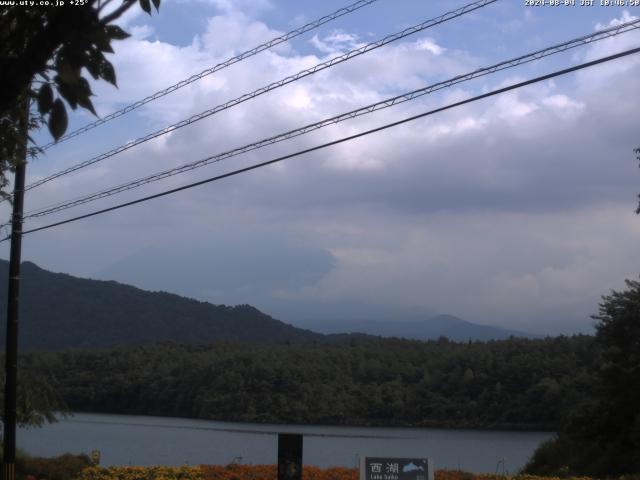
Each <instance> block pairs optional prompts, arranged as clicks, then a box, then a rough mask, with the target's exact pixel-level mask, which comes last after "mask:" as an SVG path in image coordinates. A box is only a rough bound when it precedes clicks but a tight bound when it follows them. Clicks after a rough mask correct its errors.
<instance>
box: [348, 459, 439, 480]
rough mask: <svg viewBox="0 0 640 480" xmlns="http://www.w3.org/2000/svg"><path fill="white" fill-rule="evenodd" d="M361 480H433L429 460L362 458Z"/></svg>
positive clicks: (431, 464) (431, 463)
mask: <svg viewBox="0 0 640 480" xmlns="http://www.w3.org/2000/svg"><path fill="white" fill-rule="evenodd" d="M360 480H433V462H432V461H431V459H429V458H396V457H360Z"/></svg>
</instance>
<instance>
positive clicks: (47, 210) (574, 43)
mask: <svg viewBox="0 0 640 480" xmlns="http://www.w3.org/2000/svg"><path fill="white" fill-rule="evenodd" d="M638 28H640V19H638V20H634V21H631V22H626V23H624V24H621V25H618V26H615V27H610V28H607V29H605V30H600V31H598V32H595V33H593V34H591V35H584V36H582V37H578V38H575V39H572V40H569V41H567V42H563V43H561V44H557V45H553V46H551V47H547V48H544V49H541V50H537V51H535V52H532V53H528V54H526V55H522V56H520V57H517V58H513V59H510V60H506V61H503V62H500V63H497V64H494V65H492V66H489V67H485V68H481V69H478V70H474V71H472V72H469V73H466V74H463V75H458V76H456V77H453V78H451V79H449V80H445V81H442V82H438V83H435V84H433V85H430V86H427V87H423V88H420V89H417V90H413V91H412V92H408V93H404V94H402V95H397V96H395V97H392V98H388V99H386V100H383V101H380V102H376V103H373V104H370V105H367V106H365V107H361V108H358V109H356V110H352V111H350V112H347V113H342V114H340V115H337V116H334V117H331V118H326V119H324V120H321V121H319V122H315V123H312V124H309V125H306V126H304V127H301V128H298V129H295V130H290V131H288V132H285V133H281V134H278V135H275V136H272V137H269V138H266V139H262V140H259V141H257V142H254V143H250V144H247V145H244V146H241V147H238V148H235V149H233V150H229V151H226V152H223V153H219V154H217V155H215V156H212V157H207V158H206V159H200V160H197V161H195V162H191V163H187V164H185V165H181V166H178V167H174V168H171V169H168V170H164V171H161V172H157V173H154V174H152V175H148V176H145V177H142V178H138V179H136V180H132V181H129V182H127V183H124V184H121V185H118V186H115V187H111V188H108V189H105V190H101V191H98V192H94V193H91V194H88V195H84V196H81V197H76V198H74V199H71V200H67V201H64V202H60V203H57V204H55V205H52V206H49V207H42V208H39V209H35V210H32V211H30V212H27V214H26V215H25V216H24V218H25V219H26V218H35V217H43V216H45V215H50V214H52V213H56V212H60V211H62V210H67V209H69V208H72V207H76V206H78V205H83V204H85V203H89V202H92V201H95V200H99V199H101V198H106V197H110V196H113V195H116V194H118V193H122V192H125V191H127V190H131V189H133V188H137V187H140V186H142V185H146V184H148V183H152V182H155V181H159V180H162V179H165V178H168V177H172V176H174V175H178V174H180V173H184V172H187V171H191V170H194V169H196V168H200V167H203V166H206V165H209V164H211V163H216V162H220V161H222V160H226V159H228V158H231V157H234V156H237V155H240V154H243V153H247V152H249V151H252V150H257V149H259V148H263V147H265V146H268V145H272V144H275V143H278V142H281V141H284V140H289V139H291V138H295V137H298V136H300V135H304V134H306V133H309V132H311V131H315V130H318V129H320V128H323V127H326V126H329V125H334V124H336V123H340V122H342V121H345V120H348V119H352V118H356V117H359V116H362V115H366V114H369V113H372V112H375V111H378V110H382V109H385V108H389V107H391V106H394V105H398V104H401V103H404V102H407V101H411V100H415V99H416V98H419V97H421V96H424V95H427V94H430V93H433V92H435V91H438V90H442V89H444V88H448V87H451V86H453V85H456V84H459V83H462V82H465V81H469V80H471V79H474V78H478V77H481V76H485V75H488V74H491V73H495V72H497V71H502V70H506V69H508V68H513V67H516V66H519V65H522V64H525V63H529V62H532V61H536V60H539V59H541V58H544V57H547V56H550V55H554V54H557V53H560V52H564V51H567V50H569V49H571V48H575V47H578V46H581V45H585V44H590V43H593V42H595V41H599V40H602V39H605V38H611V37H614V36H616V35H620V34H622V33H626V32H629V31H632V30H635V29H638Z"/></svg>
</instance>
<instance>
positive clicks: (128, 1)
mask: <svg viewBox="0 0 640 480" xmlns="http://www.w3.org/2000/svg"><path fill="white" fill-rule="evenodd" d="M134 3H136V0H124V2H122V5H120V6H119V7H118V8H116V9H115V10H114V11H113V12H111V13H110V14H109V15H106V16H104V17H102V18H101V19H100V22H101V23H102V24H104V25H106V24H107V23H111V22H112V21H114V20H115V19H117V18H120V16H121V15H122V14H123V13H124V12H126V11H127V10H129V9H130V8H131V6H132V5H133V4H134Z"/></svg>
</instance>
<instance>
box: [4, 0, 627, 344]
mask: <svg viewBox="0 0 640 480" xmlns="http://www.w3.org/2000/svg"><path fill="white" fill-rule="evenodd" d="M343 2H344V3H343ZM576 3H578V4H579V3H580V1H579V0H576ZM598 3H599V2H598ZM345 4H346V2H345V1H344V0H331V1H323V2H316V1H311V0H304V1H300V0H298V1H294V0H282V1H280V0H260V1H256V0H163V4H162V6H161V11H160V13H159V14H154V15H153V17H149V16H147V15H144V14H142V13H141V12H140V11H139V9H136V10H135V11H131V12H130V13H128V14H127V16H126V17H125V18H123V19H122V21H121V24H122V25H123V27H124V28H125V29H126V30H127V31H129V32H131V33H132V34H133V36H132V38H130V39H128V40H126V41H122V42H119V43H118V44H117V46H116V48H115V50H116V52H115V55H113V57H112V61H113V63H114V65H115V67H116V71H117V76H118V84H119V88H118V89H115V88H113V87H111V86H109V85H107V84H104V83H102V84H100V83H96V84H95V85H94V92H95V93H96V97H95V100H94V103H95V105H96V107H97V110H98V112H99V114H101V115H106V114H108V113H110V112H112V111H115V110H117V109H119V108H122V107H123V106H125V105H127V104H128V103H131V102H134V101H136V100H139V99H141V98H142V97H145V96H147V95H149V94H151V93H154V92H156V91H158V90H160V89H162V88H165V87H167V86H169V85H171V84H173V83H175V82H178V81H180V80H182V79H184V78H187V77H189V76H191V75H193V74H194V73H198V72H200V71H202V70H204V69H206V68H208V67H210V66H212V65H215V64H217V63H219V62H221V61H224V60H226V59H227V58H229V57H231V56H233V55H236V54H238V53H240V52H242V51H244V50H246V49H249V48H251V47H254V46H256V45H258V44H260V43H262V42H265V41H267V40H269V39H271V38H273V37H276V36H279V35H281V34H283V33H284V32H287V31H289V30H292V29H294V28H296V27H299V26H301V25H303V24H305V23H307V22H309V21H312V20H314V19H316V18H318V17H320V16H323V15H325V14H327V13H330V12H332V11H334V10H337V9H338V8H340V7H341V6H344V5H345ZM464 4H465V1H464V0H462V1H459V0H434V1H429V2H425V1H421V0H402V1H391V0H378V1H377V2H375V3H373V4H372V5H369V6H367V7H364V8H363V9H361V10H359V11H358V12H355V13H352V14H350V15H347V16H345V17H342V18H340V19H338V20H336V21H334V22H331V23H328V24H326V25H324V26H322V27H320V28H319V29H317V30H314V31H312V32H308V33H306V34H304V35H302V36H301V37H299V38H297V39H295V40H293V41H291V42H288V43H286V44H283V45H280V46H278V47H276V48H274V49H272V50H269V51H267V52H263V53H261V54H259V55H257V56H255V57H253V58H250V59H248V60H246V61H243V62H241V63H238V64H236V65H234V66H232V67H230V68H227V69H225V70H222V71H220V72H217V73H215V74H213V75H210V76H207V77H206V78H204V79H202V80H200V81H198V82H195V83H193V84H191V85H190V86H188V87H186V88H183V89H181V90H179V91H178V92H175V93H173V94H171V95H168V96H166V97H164V98H162V99H160V100H158V101H155V102H152V103H149V104H148V105H146V106H145V107H143V108H140V109H138V110H136V111H135V112H134V113H131V114H129V115H127V116H125V117H122V118H120V119H118V120H114V121H112V122H109V123H108V124H107V125H104V126H102V127H99V128H96V129H94V130H92V131H91V132H89V133H87V134H85V135H82V136H80V137H78V138H75V139H73V140H70V141H68V142H65V143H62V144H60V145H59V146H57V147H55V148H52V149H50V150H48V151H47V153H46V155H44V156H43V157H42V158H40V159H36V160H34V161H32V162H31V163H30V165H29V167H28V179H27V182H28V183H29V182H32V181H35V180H37V179H39V178H42V177H44V176H46V175H49V174H51V173H54V172H56V171H58V170H60V169H62V168H65V167H68V166H70V165H72V164H75V163H78V162H80V161H83V160H86V159H88V158H91V157H93V156H95V155H98V154H100V153H103V152H105V151H108V150H110V149H111V148H113V147H115V146H118V145H121V144H124V143H126V142H128V141H130V140H132V139H134V138H137V137H140V136H143V135H145V134H147V133H149V132H151V131H154V130H158V129H160V128H163V127H165V126H167V125H169V124H171V123H174V122H178V121H180V120H182V119H183V118H186V117H188V116H190V115H192V114H195V113H199V112H201V111H203V110H206V109H209V108H212V107H214V106H216V105H219V104H222V103H224V102H226V101H228V100H231V99H234V98H237V97H239V96H241V95H242V94H244V93H248V92H251V91H253V90H255V89H257V88H259V87H261V86H263V85H266V84H268V83H270V82H273V81H277V80H280V79H282V78H284V77H286V76H287V75H291V74H295V73H297V72H298V71H300V70H302V69H305V68H309V67H312V66H314V65H315V64H317V63H320V62H323V61H326V60H328V59H330V58H332V57H334V56H336V55H340V54H342V53H345V52H347V51H349V50H352V49H353V48H357V47H359V46H362V45H364V44H366V43H369V42H372V41H375V40H378V39H380V38H382V37H384V36H386V35H388V34H391V33H395V32H397V31H399V30H402V29H404V28H406V27H409V26H411V25H414V24H417V23H421V22H423V21H424V20H427V19H429V18H432V17H435V16H438V15H440V14H442V13H444V12H446V11H449V10H453V9H455V8H458V7H460V6H462V5H464ZM634 15H640V8H638V7H632V8H627V9H624V8H618V7H602V6H593V7H580V6H579V5H576V6H573V7H570V6H566V7H565V6H562V7H549V6H545V7H525V5H524V0H500V1H498V2H496V3H495V4H492V5H489V6H487V7H485V8H483V9H481V10H478V11H476V12H473V13H471V14H468V15H465V16H463V17H461V18H458V19H455V20H452V21H449V22H447V23H445V24H443V25H439V26H436V27H433V28H430V29H427V30H424V31H422V32H420V33H417V34H415V35H412V36H409V37H407V38H404V39H402V40H400V41H397V42H394V43H392V44H390V45H387V46H385V47H383V48H380V49H378V50H375V51H372V52H369V53H367V54H366V55H362V56H360V57H357V58H355V59H353V60H350V61H348V62H345V63H343V64H340V65H337V66H335V67H334V68H331V69H328V70H324V71H322V72H320V73H317V74H315V75H312V76H310V77H307V78H305V79H303V80H300V81H297V82H295V83H293V84H290V85H288V86H285V87H283V88H280V89H277V90H275V91H272V92H269V93H267V94H265V95H262V96H260V97H258V98H256V99H253V100H251V101H248V102H245V103H243V104H241V105H239V106H237V107H235V108H232V109H229V110H226V111H223V112H220V113H218V114H216V115H213V116H211V117H209V118H207V119H205V120H202V121H200V122H197V123H195V124H193V125H191V126H188V127H185V128H182V129H180V130H178V131H175V132H173V133H171V134H169V135H165V136H163V137H161V138H158V139H156V140H153V141H150V142H147V143H145V144H143V145H140V146H138V147H135V148H132V149H130V150H127V151H126V152H124V153H122V154H119V155H117V156H114V157H112V158H109V159H108V160H105V161H103V162H101V163H99V164H96V165H93V166H91V167H89V168H86V169H84V170H82V171H80V172H77V173H75V174H72V175H66V176H64V177H62V178H60V179H58V180H56V181H53V182H50V183H48V184H46V185H44V186H42V187H39V188H37V189H34V190H32V191H29V192H28V194H27V199H26V210H27V211H29V210H33V209H37V208H40V207H42V206H46V205H49V204H55V203H57V202H60V201H62V200H66V199H69V198H73V197H77V196H80V195H83V194H87V193H92V192H94V191H96V190H100V189H103V188H105V187H110V186H114V185H118V184H120V183H123V182H126V181H127V180H130V179H133V178H138V177H141V176H145V175H148V174H150V173H154V172H156V171H159V170H161V169H165V168H170V167H172V166H176V165H181V164H184V163H187V162H191V161H194V160H198V159H200V158H203V157H207V156H210V155H213V154H216V153H220V152H224V151H226V150H229V149H232V148H235V147H239V146H242V145H245V144H247V143H251V142H253V141H256V140H259V139H262V138H265V137H269V136H272V135H275V134H278V133H281V132H285V131H287V130H291V129H294V128H297V127H300V126H302V125H305V124H309V123H313V122H317V121H319V120H321V119H324V118H327V117H330V116H333V115H337V114H339V113H342V112H346V111H349V110H352V109H355V108H358V107H362V106H365V105H368V104H371V103H373V102H376V101H380V100H383V99H385V98H388V97H391V96H393V95H397V94H401V93H404V92H408V91H411V90H414V89H417V88H420V87H424V86H427V85H429V84H432V83H435V82H438V81H442V80H446V79H448V78H451V77H453V76H456V75H459V74H463V73H467V72H470V71H473V70H475V69H478V68H481V67H484V66H488V65H491V64H493V63H497V62H499V61H502V60H507V59H509V58H513V57H517V56H520V55H523V54H526V53H529V52H531V51H533V50H536V49H540V48H543V47H546V46H550V45H553V44H556V43H560V42H563V41H566V40H569V39H572V38H574V37H578V36H582V35H585V34H589V33H592V32H594V31H596V30H597V29H601V28H606V27H607V26H610V25H614V24H616V22H622V21H628V20H630V19H631V18H633V17H634ZM637 46H640V32H638V31H634V32H631V33H626V34H624V35H621V36H619V37H616V38H612V39H608V40H605V41H601V42H597V43H593V44H590V45H588V46H585V47H580V48H577V49H573V50H570V51H568V52H565V53H563V54H559V55H554V56H552V57H549V58H547V59H544V60H542V61H539V62H535V63H531V64H528V65H524V66H521V67H519V68H514V69H510V70H508V71H504V72H501V73H500V74H496V75H491V76H487V77H483V78H480V79H476V80H473V81H470V82H466V83H462V84H458V85H456V86H454V87H452V88H448V89H444V90H441V91H439V92H437V93H434V94H432V95H428V96H424V97H421V98H419V99H417V100H414V101H411V102H407V103H404V104H402V105H398V106H395V107H393V108H389V109H385V110H382V111H379V112H376V113H373V114H370V115H366V116H362V117H360V118H358V119H354V120H349V121H346V122H343V123H340V124H339V125H334V126H331V127H328V128H324V129H321V130H318V131H315V132H313V133H310V134H307V135H304V136H301V137H298V138H296V139H293V140H290V141H287V142H282V143H279V144H277V145H274V146H270V147H267V148H263V149H260V150H256V151H253V152H250V153H248V154H245V155H242V156H237V157H233V158H230V159H228V160H225V161H222V162H219V163H217V164H214V165H210V166H207V167H204V168H200V169H197V170H193V171H191V172H188V173H185V174H182V175H178V176H174V177H171V178H169V179H166V180H163V181H160V182H156V183H152V184H150V185H147V186H145V187H143V188H139V189H135V190H133V191H129V192H127V193H125V194H122V195H118V196H116V197H112V198H109V199H104V200H101V201H98V202H94V203H91V204H88V205H84V206H82V207H78V208H74V209H70V210H67V211H65V212H61V213H59V214H55V215H51V216H48V217H45V218H42V219H37V220H35V219H34V220H30V221H28V222H27V228H33V227H37V226H40V225H45V224H47V223H50V222H52V221H57V220H62V219H65V218H68V217H70V216H74V215H79V214H82V213H87V212H90V211H92V210H95V209H97V208H104V207H106V206H109V205H112V204H115V203H119V202H122V201H126V200H132V199H135V198H138V197H141V196H144V195H148V194H152V193H155V192H159V191H162V190H166V189H168V188H172V187H176V186H180V185H184V184H187V183H189V182H193V181H197V180H200V179H204V178H207V177H210V176H213V175H216V174H220V173H224V172H227V171H230V170H233V169H236V168H239V167H242V166H247V165H250V164H252V163H256V162H260V161H264V160H269V159H271V158H274V157H277V156H279V155H284V154H287V153H292V152H295V151H298V150H301V149H305V148H309V147H311V146H314V145H318V144H322V143H325V142H327V141H330V140H335V139H338V138H341V137H344V136H347V135H352V134H354V133H357V132H360V131H363V130H367V129H370V128H374V127H377V126H380V125H383V124H386V123H390V122H393V121H396V120H400V119H403V118H405V117H408V116H411V115H415V114H418V113H421V112H424V111H427V110H429V109H432V108H435V107H438V106H442V105H446V104H448V103H451V102H454V101H457V100H461V99H464V98H467V97H470V96H473V95H477V94H480V93H484V92H486V91H489V90H492V89H495V88H498V87H501V86H506V85H509V84H511V83H514V82H517V81H522V80H525V79H528V78H532V77H534V76H536V75H541V74H543V73H549V72H552V71H554V70H557V69H559V68H563V67H566V66H569V65H575V64H578V63H581V62H584V61H587V60H592V59H596V58H599V57H602V56H605V55H608V54H612V53H616V52H619V51H622V50H626V49H629V48H632V47H637ZM639 76H640V55H635V56H631V57H626V58H625V59H621V60H616V61H614V62H609V63H607V64H604V65H601V66H597V67H594V68H591V69H589V70H583V71H581V72H580V73H576V74H571V75H568V76H566V77H561V78H558V79H554V80H549V81H546V82H543V83H539V84H535V85H532V86H529V87H526V88H523V89H520V90H517V91H513V92H510V93H506V94H503V95H501V96H499V97H492V98H490V99H486V100H483V101H479V102H475V103H473V104H470V105H467V106H464V107H460V108H457V109H453V110H450V111H448V112H444V113H441V114H438V115H434V116H430V117H427V118H423V119H420V120H417V121H414V122H411V123H407V124H404V125H402V126H399V127H395V128H393V129H389V130H385V131H383V132H380V133H377V134H374V135H369V136H366V137H363V138H360V139H358V140H354V141H352V142H348V143H344V144H341V145H337V146H334V147H330V148H327V149H323V150H321V151H317V152H314V153H311V154H307V155H304V156H300V157H296V158H293V159H290V160H287V161H286V162H283V163H280V164H277V165H273V166H269V167H267V168H262V169H260V170H256V171H253V172H250V173H247V174H243V175H240V176H236V177H233V178H229V179H225V180H223V181H219V182H215V183H212V184H208V185H204V186H200V187H197V188H194V189H190V190H187V191H183V192H180V193H177V194H175V195H172V196H167V197H163V198H161V199H157V200H153V201H150V202H147V203H144V204H140V205H137V206H134V207H131V208H127V209H124V210H120V211H117V212H112V213H108V214H105V215H100V216H97V217H94V218H91V219H87V220H82V221H79V222H76V223H73V224H68V225H65V226H61V227H58V228H53V229H50V230H46V231H42V232H38V233H33V234H31V235H28V236H26V237H25V239H24V245H23V259H25V260H31V261H34V262H36V263H37V264H39V265H40V266H42V267H43V268H46V269H49V270H53V271H59V272H66V273H70V274H73V275H77V276H84V277H91V278H99V279H113V280H117V281H121V282H126V283H132V284H134V285H137V286H139V287H142V288H146V289H152V290H167V291H171V292H175V293H179V294H183V295H187V296H191V297H194V298H198V299H200V300H207V301H211V302H213V303H225V304H239V303H250V304H253V305H255V306H257V307H259V308H261V309H263V310H264V311H266V312H267V313H270V314H272V315H273V316H275V317H277V318H280V319H283V320H285V321H289V322H292V323H296V322H300V321H303V320H308V319H318V318H328V319H340V318H392V317H396V318H402V317H405V316H407V315H415V314H419V315H424V316H425V318H426V317H428V316H430V315H434V314H438V313H448V314H452V315H456V316H459V317H462V318H464V319H467V320H470V321H474V322H478V323H484V324H489V325H499V326H504V327H509V328H513V329H519V330H524V331H529V332H533V333H540V334H557V333H574V332H585V331H590V329H591V328H592V324H593V320H591V319H590V318H589V315H591V314H594V313H596V311H597V305H598V301H599V299H600V296H601V295H603V294H606V293H608V292H609V291H610V290H611V289H620V288H622V287H623V286H624V279H625V278H637V276H638V273H639V272H640V256H639V255H638V254H637V249H638V245H640V217H638V216H636V215H635V214H634V209H635V207H636V205H637V198H636V196H637V193H638V192H639V191H640V181H639V180H640V171H639V170H638V165H637V163H638V162H637V161H636V160H635V155H634V153H633V148H634V147H637V146H639V145H640V131H639V128H638V127H639V123H640V91H639V90H638V81H637V79H638V78H639ZM90 121H92V118H91V115H90V114H87V113H83V112H77V113H75V114H74V115H73V118H72V119H71V127H70V128H71V129H73V128H77V127H80V126H82V125H84V124H86V123H88V122H90ZM39 138H40V141H41V142H43V143H44V142H46V141H48V140H49V138H48V134H46V132H43V134H42V135H40V137H39ZM0 213H1V214H2V215H3V216H4V217H5V218H8V210H7V207H6V204H5V205H3V209H2V210H0ZM0 253H1V254H2V256H3V257H4V258H7V257H8V245H7V243H6V242H5V243H4V244H2V246H1V247H0Z"/></svg>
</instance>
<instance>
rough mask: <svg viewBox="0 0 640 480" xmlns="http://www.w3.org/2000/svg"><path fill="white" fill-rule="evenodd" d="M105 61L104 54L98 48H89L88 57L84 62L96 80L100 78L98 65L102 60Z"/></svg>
mask: <svg viewBox="0 0 640 480" xmlns="http://www.w3.org/2000/svg"><path fill="white" fill-rule="evenodd" d="M106 61H107V59H106V58H104V55H103V54H102V52H101V51H100V50H98V49H97V48H91V50H90V54H89V58H88V60H87V63H86V64H85V67H86V68H87V70H88V71H89V73H90V74H91V76H92V77H93V78H94V79H96V80H97V79H98V78H100V65H102V62H106Z"/></svg>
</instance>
